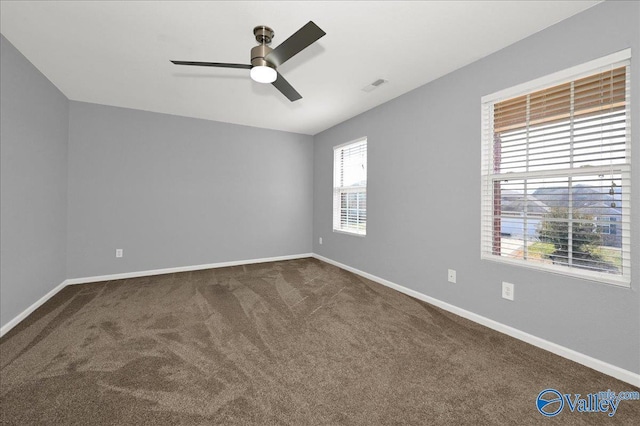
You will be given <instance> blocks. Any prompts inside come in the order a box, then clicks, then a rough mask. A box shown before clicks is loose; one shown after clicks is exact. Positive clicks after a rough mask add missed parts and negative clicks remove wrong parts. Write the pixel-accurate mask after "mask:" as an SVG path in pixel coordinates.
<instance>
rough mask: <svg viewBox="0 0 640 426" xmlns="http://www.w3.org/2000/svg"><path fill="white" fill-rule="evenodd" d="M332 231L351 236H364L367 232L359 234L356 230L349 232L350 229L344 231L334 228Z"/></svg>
mask: <svg viewBox="0 0 640 426" xmlns="http://www.w3.org/2000/svg"><path fill="white" fill-rule="evenodd" d="M333 232H335V233H336V234H344V235H351V236H353V237H360V238H364V237H366V236H367V234H366V233H365V234H360V233H358V232H351V231H344V230H342V229H334V230H333Z"/></svg>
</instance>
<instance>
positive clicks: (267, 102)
mask: <svg viewBox="0 0 640 426" xmlns="http://www.w3.org/2000/svg"><path fill="white" fill-rule="evenodd" d="M598 2H599V1H554V2H550V1H424V2H419V1H409V2H403V1H389V2H380V1H353V2H347V1H328V2H312V1H281V2H266V1H265V2H240V1H233V2H231V1H228V2H203V1H199V2H190V1H174V2H170V1H49V2H46V1H42V2H30V1H2V2H1V3H0V15H1V21H0V30H1V31H2V34H3V35H4V36H5V37H6V38H7V39H8V40H9V41H11V43H13V44H14V45H15V46H16V47H17V48H18V49H19V50H20V51H21V52H22V53H23V54H24V55H25V56H26V57H27V58H28V59H29V60H30V61H31V62H32V63H33V64H34V65H35V66H36V67H37V68H38V69H39V70H40V71H41V72H42V73H43V74H44V75H45V76H47V77H48V78H49V79H50V80H51V81H52V82H53V83H54V84H55V85H56V86H57V87H58V88H59V89H60V90H61V91H62V92H63V93H64V94H65V95H66V96H67V97H68V98H69V99H72V100H77V101H85V102H93V103H98V104H105V105H114V106H120V107H127V108H136V109H141V110H147V111H155V112H162V113H168V114H175V115H181V116H188V117H196V118H204V119H209V120H217V121H224V122H229V123H237V124H244V125H249V126H257V127H264V128H270V129H278V130H286V131H290V132H297V133H306V134H311V135H313V134H316V133H318V132H320V131H322V130H324V129H327V128H329V127H331V126H333V125H335V124H338V123H340V122H342V121H344V120H346V119H348V118H351V117H353V116H355V115H357V114H359V113H361V112H364V111H366V110H368V109H371V108H373V107H375V106H377V105H380V104H381V103H383V102H386V101H388V100H390V99H393V98H395V97H397V96H399V95H401V94H403V93H406V92H408V91H410V90H412V89H414V88H416V87H418V86H421V85H423V84H425V83H428V82H429V81H432V80H434V79H436V78H438V77H440V76H443V75H445V74H447V73H449V72H451V71H453V70H455V69H457V68H460V67H462V66H464V65H466V64H469V63H471V62H473V61H475V60H477V59H480V58H482V57H484V56H487V55H488V54H490V53H492V52H495V51H497V50H499V49H501V48H503V47H505V46H508V45H510V44H512V43H514V42H516V41H518V40H521V39H523V38H525V37H527V36H529V35H531V34H533V33H535V32H538V31H540V30H542V29H544V28H546V27H548V26H550V25H552V24H554V23H556V22H559V21H561V20H563V19H566V18H568V17H569V16H571V15H574V14H576V13H579V12H581V11H583V10H585V9H587V8H589V7H591V6H593V5H594V4H597V3H598ZM309 20H313V21H314V22H315V23H316V24H317V25H318V26H320V28H322V29H323V30H324V31H326V33H327V35H326V36H324V37H323V38H321V39H320V40H319V41H318V42H317V43H315V44H314V45H312V46H310V47H309V48H307V49H306V50H304V51H303V52H302V53H300V54H298V55H297V56H295V57H294V58H292V59H291V60H289V61H288V62H287V63H285V64H283V65H282V66H281V67H280V68H278V70H279V71H280V72H281V73H282V74H283V75H284V76H285V77H286V79H287V80H288V81H289V82H290V83H291V84H292V85H293V87H295V88H296V89H297V90H298V92H300V94H301V95H302V96H303V98H302V99H301V100H299V101H297V102H294V103H291V102H289V101H288V100H287V99H286V98H285V97H284V96H283V95H282V94H280V93H279V92H278V91H277V90H276V89H275V88H274V87H272V86H271V85H264V84H259V83H255V82H253V81H252V80H251V79H250V78H249V72H248V71H247V70H239V69H222V68H201V67H184V66H176V65H173V64H171V63H170V62H169V60H170V59H174V60H193V61H211V62H236V63H249V51H250V49H251V48H252V47H253V46H254V45H255V44H256V42H255V39H254V37H253V32H252V31H253V27H254V26H256V25H268V26H270V27H271V28H273V29H274V31H275V37H274V40H273V43H272V45H271V46H272V47H275V46H277V45H278V44H280V43H281V42H282V41H284V40H285V39H286V38H287V37H288V36H289V35H291V34H292V33H294V32H295V31H296V30H297V29H298V28H300V27H301V26H302V25H304V24H305V23H307V22H308V21H309ZM378 78H383V79H385V80H388V81H389V83H387V84H385V85H383V86H381V87H379V88H378V89H376V90H374V91H373V92H370V93H367V92H364V91H362V88H363V87H365V86H367V85H368V84H370V83H371V82H373V81H375V80H377V79H378Z"/></svg>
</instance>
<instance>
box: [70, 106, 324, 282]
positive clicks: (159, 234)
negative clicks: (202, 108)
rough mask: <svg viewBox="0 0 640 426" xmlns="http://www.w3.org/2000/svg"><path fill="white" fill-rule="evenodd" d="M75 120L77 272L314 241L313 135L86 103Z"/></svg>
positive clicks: (73, 243)
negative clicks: (119, 252) (121, 252)
mask: <svg viewBox="0 0 640 426" xmlns="http://www.w3.org/2000/svg"><path fill="white" fill-rule="evenodd" d="M70 123H71V124H70V136H69V219H68V229H69V232H68V263H67V268H68V269H67V271H68V277H69V278H76V277H87V276H95V275H104V274H114V273H121V272H132V271H144V270H149V269H158V268H169V267H177V266H188V265H199V264H207V263H214V262H224V261H232V260H245V259H255V258H263V257H272V256H282V255H291V254H300V253H309V252H311V232H312V219H311V218H312V214H313V212H312V205H313V200H312V191H313V143H312V142H313V138H312V137H311V136H306V135H299V134H293V133H286V132H279V131H272V130H264V129H258V128H253V127H246V126H238V125H233V124H225V123H219V122H213V121H206V120H198V119H192V118H185V117H177V116H171V115H164V114H157V113H150V112H144V111H138V110H130V109H124V108H115V107H108V106H100V105H95V104H88V103H80V102H71V106H70ZM116 248H122V249H124V257H123V258H121V259H116V258H115V249H116Z"/></svg>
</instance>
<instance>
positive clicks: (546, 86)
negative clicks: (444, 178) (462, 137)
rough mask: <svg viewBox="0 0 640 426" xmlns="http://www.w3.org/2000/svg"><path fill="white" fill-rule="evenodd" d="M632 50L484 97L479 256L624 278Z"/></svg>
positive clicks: (611, 280) (627, 263)
mask: <svg viewBox="0 0 640 426" xmlns="http://www.w3.org/2000/svg"><path fill="white" fill-rule="evenodd" d="M629 59H630V51H629V50H626V51H623V52H618V53H616V54H613V55H610V56H607V57H605V58H601V59H598V60H595V61H592V62H590V63H588V64H584V65H582V66H579V67H575V68H572V69H570V70H566V71H563V72H561V73H556V74H554V75H552V76H548V77H544V78H542V79H539V80H536V81H534V82H531V83H528V84H525V85H521V86H518V87H515V88H512V89H507V90H505V91H502V92H499V93H496V94H493V95H489V96H485V97H484V98H483V99H482V145H483V146H482V231H481V234H482V258H483V259H490V260H496V261H502V262H509V263H514V264H520V265H523V266H530V267H535V268H539V269H544V270H549V271H554V272H557V273H563V274H568V275H572V276H578V277H582V278H587V279H593V280H597V281H603V282H608V283H614V284H620V285H624V286H629V284H630V282H631V277H630V269H631V260H630V258H631V255H630V236H629V234H630V229H629V228H630V215H631V212H630V206H629V199H630V193H631V188H630V185H631V178H630V173H631V170H630V169H631V159H630V145H631V139H630V122H629V102H630V95H629V86H630V79H629V75H630V74H629Z"/></svg>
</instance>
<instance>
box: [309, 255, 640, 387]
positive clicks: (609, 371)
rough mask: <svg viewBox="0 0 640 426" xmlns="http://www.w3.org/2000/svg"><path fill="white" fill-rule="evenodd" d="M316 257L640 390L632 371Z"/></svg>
mask: <svg viewBox="0 0 640 426" xmlns="http://www.w3.org/2000/svg"><path fill="white" fill-rule="evenodd" d="M313 257H314V258H316V259H318V260H321V261H323V262H326V263H330V264H332V265H334V266H337V267H338V268H342V269H345V270H347V271H349V272H353V273H354V274H357V275H360V276H362V277H364V278H367V279H369V280H371V281H375V282H377V283H379V284H382V285H384V286H387V287H390V288H392V289H394V290H397V291H399V292H401V293H404V294H406V295H409V296H411V297H415V298H416V299H419V300H422V301H424V302H427V303H429V304H431V305H434V306H437V307H439V308H441V309H444V310H445V311H448V312H451V313H453V314H456V315H459V316H461V317H463V318H466V319H468V320H471V321H473V322H475V323H478V324H481V325H484V326H485V327H489V328H491V329H493V330H495V331H498V332H500V333H503V334H506V335H508V336H511V337H514V338H516V339H518V340H522V341H523V342H526V343H529V344H532V345H533V346H537V347H539V348H541V349H544V350H546V351H549V352H551V353H554V354H556V355H559V356H561V357H563V358H567V359H570V360H571V361H575V362H577V363H578V364H582V365H584V366H587V367H589V368H592V369H594V370H596V371H599V372H601V373H604V374H606V375H609V376H612V377H615V378H616V379H619V380H622V381H623V382H627V383H630V384H632V385H634V386H637V387H640V374H637V373H634V372H632V371H629V370H625V369H623V368H620V367H617V366H615V365H613V364H609V363H607V362H604V361H601V360H599V359H596V358H593V357H590V356H588V355H585V354H583V353H580V352H577V351H574V350H573V349H569V348H566V347H564V346H561V345H558V344H557V343H553V342H550V341H548V340H545V339H542V338H540V337H537V336H534V335H532V334H529V333H526V332H524V331H521V330H518V329H517V328H513V327H510V326H508V325H505V324H502V323H500V322H497V321H494V320H492V319H489V318H487V317H483V316H482V315H478V314H475V313H473V312H471V311H467V310H465V309H462V308H459V307H457V306H454V305H451V304H449V303H447V302H443V301H441V300H438V299H435V298H433V297H430V296H427V295H425V294H422V293H420V292H417V291H415V290H411V289H410V288H407V287H404V286H401V285H399V284H396V283H393V282H391V281H389V280H385V279H384V278H380V277H377V276H375V275H372V274H369V273H367V272H363V271H361V270H359V269H356V268H352V267H351V266H348V265H345V264H343V263H340V262H336V261H335V260H332V259H329V258H326V257H324V256H320V255H319V254H315V253H314V254H313ZM620 390H622V389H620Z"/></svg>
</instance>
